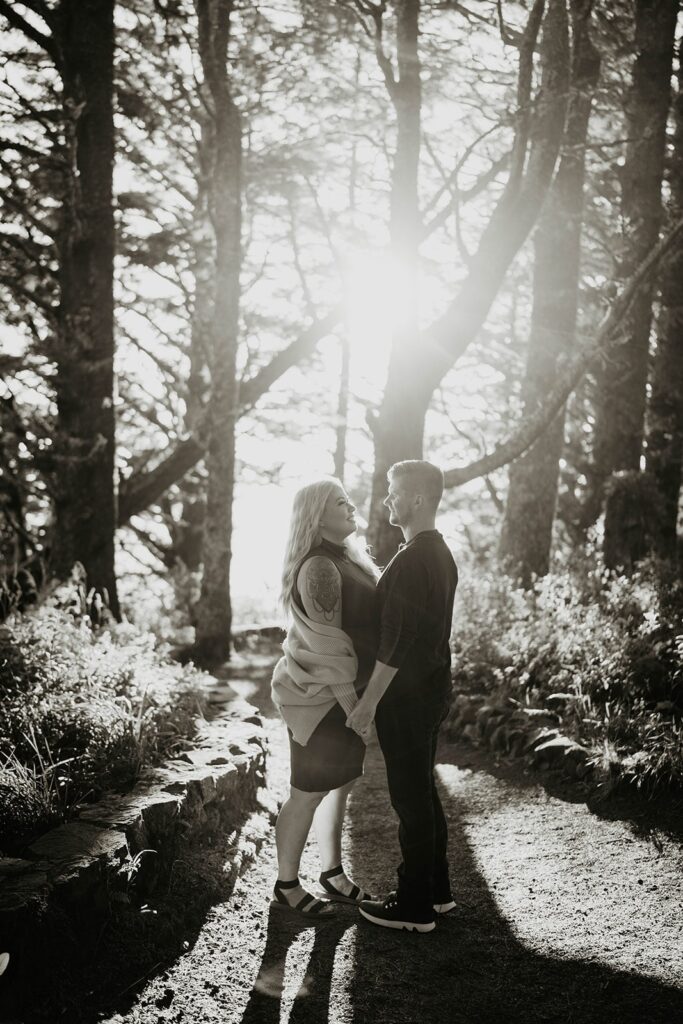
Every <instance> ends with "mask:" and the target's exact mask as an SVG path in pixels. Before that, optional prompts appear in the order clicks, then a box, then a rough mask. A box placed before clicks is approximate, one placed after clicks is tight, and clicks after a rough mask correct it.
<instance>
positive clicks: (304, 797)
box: [289, 786, 328, 809]
mask: <svg viewBox="0 0 683 1024" xmlns="http://www.w3.org/2000/svg"><path fill="white" fill-rule="evenodd" d="M327 793H328V791H327V790H325V791H324V792H322V793H308V792H306V790H304V789H296V787H295V786H291V787H290V790H289V799H290V800H291V801H292V803H293V804H294V805H295V806H296V807H301V808H304V807H306V808H312V809H315V808H316V807H317V806H318V804H320V803H322V801H323V800H324V799H325V797H326V796H327Z"/></svg>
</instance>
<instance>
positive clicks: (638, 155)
mask: <svg viewBox="0 0 683 1024" xmlns="http://www.w3.org/2000/svg"><path fill="white" fill-rule="evenodd" d="M679 6H680V4H679V0H635V51H636V55H635V61H634V65H633V73H632V80H631V87H630V90H629V94H628V97H627V102H626V135H627V143H626V152H625V159H624V166H623V170H622V174H621V185H622V188H621V197H622V211H621V212H622V221H623V232H624V250H623V259H622V273H623V276H624V277H628V276H629V275H630V274H631V273H632V271H633V269H634V268H635V267H636V266H638V264H639V263H640V262H641V261H642V260H643V259H644V257H645V255H646V253H647V252H648V251H649V250H650V249H651V248H652V246H653V245H654V244H655V243H656V241H657V238H658V237H659V232H660V228H661V224H662V178H663V172H664V155H665V147H666V125H667V118H668V115H669V106H670V99H671V71H672V62H673V50H674V35H675V30H676V18H677V15H678V10H679ZM654 288H655V285H654V283H653V282H652V281H650V282H649V283H648V285H647V286H645V287H644V288H643V290H642V292H641V294H640V295H639V296H638V298H637V301H636V302H635V303H634V305H633V307H632V309H631V312H630V314H629V320H628V323H627V325H626V328H625V332H624V335H625V337H624V342H623V345H622V346H621V347H620V349H619V350H618V351H616V352H615V354H614V356H613V357H612V359H610V361H609V362H606V363H605V365H604V367H603V369H602V372H601V373H600V375H599V394H598V403H597V415H596V429H595V441H594V458H595V487H596V490H597V492H598V494H599V492H600V490H601V486H602V485H603V484H604V481H606V480H607V479H608V477H609V476H610V474H612V473H617V474H619V473H624V472H630V473H632V474H633V473H635V474H637V473H638V471H639V470H640V468H641V464H640V463H641V456H642V453H643V434H644V427H645V407H646V395H647V380H648V359H649V349H650V331H651V326H652V302H653V298H654ZM625 482H626V481H624V483H625ZM615 487H616V490H615V488H614V487H613V488H612V493H613V494H614V495H616V494H617V492H618V494H619V500H615V501H611V502H609V503H608V507H607V509H606V517H607V522H606V524H605V531H606V536H608V537H610V538H611V540H610V546H614V548H615V550H616V549H618V550H619V551H622V550H623V548H624V545H623V543H622V542H621V541H620V540H619V539H618V538H619V534H620V532H621V527H620V523H619V520H620V519H623V527H624V530H627V531H630V527H629V526H628V523H629V521H630V519H631V513H632V512H634V511H637V510H635V509H631V511H629V508H630V505H631V504H634V503H635V505H637V504H638V502H639V500H640V499H639V495H640V493H641V489H640V488H637V490H636V492H634V495H633V502H629V500H628V497H627V495H626V493H625V492H624V488H623V486H622V485H621V484H620V483H619V482H618V481H615ZM597 507H599V506H597ZM630 532H631V533H632V536H633V537H634V542H635V543H636V544H637V545H641V543H642V538H641V539H640V540H639V539H638V538H637V537H636V533H637V531H635V532H633V531H630Z"/></svg>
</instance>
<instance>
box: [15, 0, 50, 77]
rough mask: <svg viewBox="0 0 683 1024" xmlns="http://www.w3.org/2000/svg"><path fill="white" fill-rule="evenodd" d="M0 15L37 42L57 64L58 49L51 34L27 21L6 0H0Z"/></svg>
mask: <svg viewBox="0 0 683 1024" xmlns="http://www.w3.org/2000/svg"><path fill="white" fill-rule="evenodd" d="M0 15H4V16H5V18H6V19H7V21H8V22H9V24H10V25H11V26H12V28H16V29H18V30H19V31H20V32H23V33H24V35H25V36H27V37H28V38H29V39H30V40H31V41H32V42H34V43H37V45H38V46H40V47H41V49H43V50H45V52H46V53H47V54H48V55H49V56H50V57H52V59H53V60H54V62H55V64H56V65H59V59H60V58H59V50H58V49H57V46H56V45H55V41H54V39H52V38H51V36H48V35H46V34H45V33H44V32H41V31H40V30H39V29H37V28H36V27H35V26H34V25H32V24H31V22H30V21H27V20H26V18H24V16H23V15H22V14H19V12H18V11H17V10H16V9H15V8H14V7H13V6H12V5H11V4H10V3H8V2H7V0H0Z"/></svg>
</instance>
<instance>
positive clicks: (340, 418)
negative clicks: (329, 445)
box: [334, 331, 351, 483]
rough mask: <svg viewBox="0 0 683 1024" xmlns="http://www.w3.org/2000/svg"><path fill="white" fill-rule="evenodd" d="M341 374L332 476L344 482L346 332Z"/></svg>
mask: <svg viewBox="0 0 683 1024" xmlns="http://www.w3.org/2000/svg"><path fill="white" fill-rule="evenodd" d="M340 346H341V373H340V376H339V392H338V395H337V424H336V430H335V446H334V475H335V476H336V478H337V479H338V480H341V482H342V483H343V482H344V470H345V468H346V438H347V434H348V429H349V378H350V374H351V346H350V344H349V337H348V334H347V333H346V331H345V332H344V334H343V335H342V337H341V341H340Z"/></svg>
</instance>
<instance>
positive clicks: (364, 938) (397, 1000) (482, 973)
mask: <svg viewBox="0 0 683 1024" xmlns="http://www.w3.org/2000/svg"><path fill="white" fill-rule="evenodd" d="M368 754H369V756H368V766H367V773H368V774H367V777H366V779H365V780H364V782H363V784H362V787H361V788H359V790H358V792H357V794H356V797H355V800H354V802H353V804H352V809H351V829H350V832H351V839H352V842H351V862H352V864H353V866H354V869H355V871H356V874H357V875H359V876H361V877H362V878H363V880H367V881H369V882H370V883H372V884H374V885H378V886H379V887H380V888H383V889H384V891H386V889H388V888H392V887H393V886H394V884H395V883H394V869H395V865H396V859H397V848H396V844H395V841H394V835H395V831H396V822H395V819H394V818H393V814H392V812H391V809H390V807H389V805H388V800H387V796H386V790H385V788H384V786H385V776H384V771H383V764H382V763H381V755H380V754H379V752H378V751H377V750H376V748H371V750H370V751H369V752H368ZM441 796H442V800H443V803H444V810H445V813H446V815H447V818H448V821H449V827H450V860H451V867H452V877H453V880H454V882H455V884H456V886H457V890H458V893H462V894H464V897H463V898H464V899H465V900H466V901H467V902H466V903H461V904H460V906H459V907H458V908H457V909H456V911H454V912H453V914H452V915H449V916H448V917H446V918H442V919H441V920H440V921H439V922H438V925H437V929H436V931H435V932H432V933H430V934H428V935H416V934H408V933H405V932H397V931H391V930H389V929H382V928H378V927H376V926H373V925H371V924H369V923H367V922H361V923H359V926H358V929H357V935H356V943H355V975H354V979H353V984H352V992H351V1004H352V1006H353V1019H354V1021H355V1022H356V1024H362V1022H365V1021H373V1022H376V1024H402V1022H406V1024H408V1022H410V1024H415V1022H418V1021H420V1022H430V1024H442V1022H443V1024H457V1022H463V1024H464V1022H467V1024H481V1022H487V1021H492V1022H493V1021H495V1022H503V1024H516V1022H519V1024H522V1022H524V1024H536V1022H555V1021H557V1022H560V1021H561V1022H566V1024H594V1022H595V1024H597V1022H600V1024H611V1022H615V1024H616V1022H620V1024H659V1022H662V1024H663V1022H666V1024H671V1022H673V1021H677V1020H683V992H681V991H680V990H676V989H674V988H671V987H669V986H667V985H665V984H662V983H660V982H658V981H655V980H652V979H651V978H647V977H643V976H639V975H636V974H632V973H628V972H625V971H620V970H615V969H612V968H610V967H607V966H604V965H600V964H595V963H589V962H585V961H581V960H571V959H556V958H553V957H552V956H544V955H541V954H539V953H537V952H535V951H533V950H529V949H527V948H525V946H524V945H523V944H522V943H521V942H520V941H519V939H518V938H517V937H516V936H515V935H514V933H513V931H512V929H511V927H510V924H509V923H508V921H507V920H506V919H505V917H503V915H502V914H501V912H500V910H499V909H498V907H497V905H496V902H495V900H494V898H493V896H492V894H491V892H490V890H489V888H488V886H487V883H486V881H485V879H484V878H483V876H482V874H481V872H480V871H479V869H478V867H477V864H476V860H475V856H474V853H473V850H472V848H471V846H470V843H469V841H468V838H467V836H466V833H465V830H464V828H463V826H462V824H461V823H460V821H461V817H462V816H463V805H462V801H461V800H460V799H458V798H457V797H454V796H453V795H452V794H450V793H449V792H448V791H447V790H446V789H445V787H441ZM334 1019H335V1017H334V1012H333V1008H331V1015H330V1020H334Z"/></svg>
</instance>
